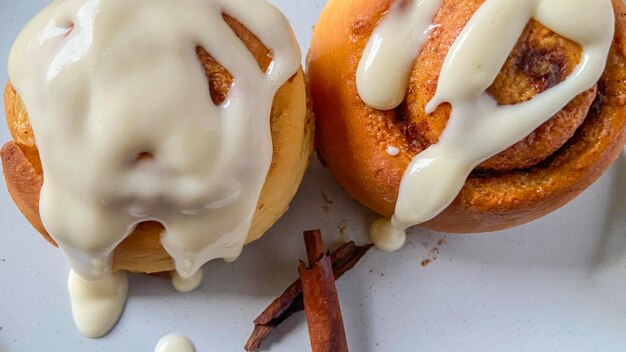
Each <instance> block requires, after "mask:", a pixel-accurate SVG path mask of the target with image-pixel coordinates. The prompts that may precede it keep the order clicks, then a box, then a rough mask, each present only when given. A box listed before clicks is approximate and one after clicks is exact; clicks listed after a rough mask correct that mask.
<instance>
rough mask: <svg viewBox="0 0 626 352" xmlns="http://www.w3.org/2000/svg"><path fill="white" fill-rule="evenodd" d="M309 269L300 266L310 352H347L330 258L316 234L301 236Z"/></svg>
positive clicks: (315, 232) (320, 237) (304, 265)
mask: <svg viewBox="0 0 626 352" xmlns="http://www.w3.org/2000/svg"><path fill="white" fill-rule="evenodd" d="M304 238H305V243H306V245H307V254H308V257H309V265H308V266H307V265H306V264H305V263H304V262H302V261H301V262H300V267H299V268H298V271H299V272H300V280H301V281H302V293H303V297H304V311H305V313H306V319H307V325H308V326H309V338H310V340H311V350H312V351H313V352H348V342H347V340H346V332H345V329H344V326H343V317H342V315H341V305H340V304H339V295H338V294H337V288H336V286H335V277H334V274H333V268H332V262H331V260H330V256H329V255H328V254H325V253H324V245H323V243H322V236H321V234H320V232H319V231H309V232H305V234H304Z"/></svg>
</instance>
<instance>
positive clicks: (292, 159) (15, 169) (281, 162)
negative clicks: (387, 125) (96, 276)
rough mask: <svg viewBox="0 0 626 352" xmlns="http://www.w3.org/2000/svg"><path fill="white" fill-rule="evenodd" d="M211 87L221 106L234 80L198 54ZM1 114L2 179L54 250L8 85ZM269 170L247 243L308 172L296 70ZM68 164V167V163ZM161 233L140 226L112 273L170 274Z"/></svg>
mask: <svg viewBox="0 0 626 352" xmlns="http://www.w3.org/2000/svg"><path fill="white" fill-rule="evenodd" d="M224 18H225V20H226V22H227V23H228V25H229V26H230V27H231V28H232V29H233V31H234V32H235V34H236V35H237V36H238V37H239V38H240V39H241V41H242V42H243V43H244V44H245V45H246V46H247V48H248V49H249V50H250V52H251V53H252V54H253V55H254V57H255V58H256V60H257V62H258V63H259V65H260V67H261V68H263V69H266V68H267V67H268V65H269V64H270V62H271V61H272V53H271V51H270V50H269V49H267V48H266V47H265V46H264V44H263V43H262V42H261V41H260V40H259V39H258V38H257V37H256V36H255V35H254V34H253V33H251V32H250V31H249V30H248V29H247V28H246V27H244V26H243V25H242V24H240V23H239V22H238V21H237V20H235V19H233V18H232V17H229V16H227V15H225V16H224ZM196 51H197V55H198V59H199V60H200V62H201V63H202V66H203V67H204V70H205V72H206V75H207V79H208V82H209V88H210V93H211V97H212V99H213V101H214V102H215V103H216V104H219V103H221V102H223V101H224V99H225V98H226V95H227V93H228V91H229V89H230V87H231V84H232V82H233V78H232V76H231V75H230V73H229V72H228V71H227V70H226V69H225V68H224V67H223V66H221V65H220V64H219V63H218V62H217V61H215V60H214V59H213V57H211V55H210V54H209V53H207V52H206V51H205V50H204V49H202V48H200V47H198V48H197V50H196ZM4 102H5V110H6V117H7V123H8V126H9V130H10V132H11V135H12V137H13V141H11V142H8V143H7V144H6V145H4V147H3V148H2V152H1V157H2V165H3V168H4V176H5V179H6V183H7V186H8V189H9V193H10V194H11V197H12V198H13V200H14V202H15V203H16V205H17V206H18V207H19V209H20V211H21V212H22V213H23V214H24V216H25V217H26V218H27V219H28V221H29V222H30V223H31V224H32V225H33V226H34V227H35V228H36V229H37V230H38V231H39V232H40V233H41V234H42V235H43V236H44V237H45V238H46V239H47V240H48V241H49V242H50V243H52V244H55V245H56V243H55V242H54V240H53V239H52V238H51V237H50V235H49V234H48V233H47V231H46V229H45V228H44V226H43V224H42V222H41V218H40V215H39V195H40V191H41V186H42V183H43V178H44V175H43V172H42V167H41V161H40V159H39V153H38V149H37V144H36V141H35V137H34V135H33V131H32V128H31V125H30V122H29V118H28V113H27V110H26V108H25V106H24V105H23V103H22V101H21V99H20V97H19V95H18V94H17V92H16V91H15V89H13V87H12V86H11V83H10V82H9V83H8V84H7V87H6V90H5V95H4ZM270 123H271V131H272V143H273V157H272V164H271V168H270V171H269V173H268V176H267V178H266V181H265V184H264V187H263V191H262V193H261V196H260V198H259V202H258V206H257V210H256V213H255V215H254V220H253V223H252V227H251V229H250V232H249V234H248V238H247V240H246V241H247V243H249V242H251V241H254V240H256V239H258V238H260V237H261V236H262V235H263V234H264V233H265V232H266V231H267V230H268V229H269V228H270V227H271V226H272V225H273V224H274V223H275V222H276V221H277V220H278V219H279V218H280V217H281V216H282V215H283V214H284V213H285V212H286V210H287V208H288V205H289V202H290V201H291V199H292V198H293V196H294V195H295V192H296V190H297V189H298V186H299V184H300V182H301V180H302V177H303V175H304V172H305V170H306V168H307V166H308V161H309V157H310V154H311V152H312V150H313V116H312V113H311V112H310V109H309V103H308V97H307V93H306V88H305V80H304V73H303V72H302V70H300V71H299V72H298V73H297V74H296V75H294V76H293V77H292V78H291V79H290V80H289V81H288V82H287V83H285V84H284V85H283V86H282V87H281V89H280V90H279V91H278V92H277V94H276V96H275V98H274V101H273V105H272V111H271V122H270ZM68 162H72V161H68ZM162 230H163V227H162V225H160V224H159V223H156V222H146V223H142V224H139V225H138V226H137V227H136V228H135V231H134V232H133V233H132V234H131V235H130V236H129V237H128V238H127V239H126V240H124V241H123V242H122V243H121V244H120V245H119V246H118V247H117V248H116V250H115V251H114V253H113V269H114V270H128V271H135V272H146V273H155V272H163V271H171V270H173V269H174V263H173V260H172V258H171V257H170V256H169V255H168V254H167V252H166V251H165V249H164V248H163V246H162V245H161V238H160V237H161V233H162Z"/></svg>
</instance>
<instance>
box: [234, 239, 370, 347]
mask: <svg viewBox="0 0 626 352" xmlns="http://www.w3.org/2000/svg"><path fill="white" fill-rule="evenodd" d="M372 247H373V245H371V244H369V245H366V246H357V245H356V244H355V243H354V242H353V241H351V242H348V243H346V244H344V245H342V246H341V247H339V248H338V249H337V250H335V251H334V252H333V253H332V254H331V255H330V257H331V261H332V266H333V274H334V277H335V280H338V279H339V278H340V277H341V276H343V275H344V274H345V273H346V272H348V271H349V270H350V269H352V268H353V267H354V266H355V265H356V264H357V263H358V262H359V261H360V260H361V258H363V256H364V255H365V254H366V253H367V252H368V251H369V250H370V249H371V248H372ZM307 256H308V255H307ZM303 309H304V302H303V300H302V283H301V281H300V279H298V280H296V281H294V282H293V283H292V284H291V285H290V286H289V287H288V288H287V289H286V290H285V291H284V292H283V293H282V294H281V295H280V296H279V297H278V298H276V299H275V300H274V301H273V302H272V303H271V304H270V305H269V306H268V307H267V308H266V309H265V310H264V311H263V312H262V313H261V314H260V315H259V316H258V317H257V318H256V319H255V320H254V324H255V327H254V330H253V332H252V334H251V335H250V338H249V339H248V342H247V343H246V345H245V349H246V351H254V350H256V349H258V348H259V347H260V345H261V343H262V342H263V340H265V338H267V337H268V336H269V335H270V333H271V332H272V331H273V330H274V329H276V327H277V326H278V325H279V324H280V323H282V322H283V321H285V320H286V319H287V318H289V317H290V316H291V315H293V314H294V313H297V312H299V311H301V310H303Z"/></svg>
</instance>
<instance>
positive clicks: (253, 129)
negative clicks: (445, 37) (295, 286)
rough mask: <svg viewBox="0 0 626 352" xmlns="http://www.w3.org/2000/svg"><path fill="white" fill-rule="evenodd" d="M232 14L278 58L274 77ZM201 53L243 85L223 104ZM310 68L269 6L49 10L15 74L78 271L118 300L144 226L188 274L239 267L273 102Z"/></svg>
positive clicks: (123, 0) (50, 202)
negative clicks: (230, 21) (122, 250)
mask: <svg viewBox="0 0 626 352" xmlns="http://www.w3.org/2000/svg"><path fill="white" fill-rule="evenodd" d="M222 13H227V14H229V15H230V16H232V17H234V18H235V19H237V20H238V21H239V22H241V23H242V24H243V25H245V26H246V27H247V28H248V29H249V30H250V31H251V32H253V33H255V35H256V36H257V37H258V38H259V39H260V40H261V41H262V42H263V43H264V44H265V45H266V46H267V47H268V48H270V49H271V50H272V53H273V62H272V64H271V65H270V66H269V69H268V70H267V72H262V71H261V70H260V69H259V66H258V64H257V62H256V60H255V59H254V57H253V56H252V54H251V53H250V52H249V51H248V49H247V48H246V47H245V45H244V44H243V43H242V42H241V41H240V40H239V39H238V38H237V37H236V35H235V33H234V32H233V31H232V30H231V28H230V27H229V26H228V25H227V24H226V22H225V21H224V20H223V17H222ZM197 46H201V47H203V48H204V49H206V51H207V52H209V53H210V54H211V55H212V56H213V57H214V58H215V59H216V60H217V61H218V62H220V63H221V64H222V65H223V66H224V67H225V68H226V69H227V70H228V71H229V72H230V73H231V74H232V76H233V77H234V84H233V86H232V87H231V89H230V92H229V94H228V97H227V100H226V101H225V102H224V103H223V104H221V105H220V106H216V105H214V104H213V102H212V100H211V97H210V93H209V87H208V82H207V78H206V76H205V72H204V70H203V68H202V66H201V64H200V62H199V59H198V57H197V55H196V50H195V49H196V47H197ZM299 65H300V52H299V48H298V45H297V43H296V41H295V37H294V35H293V33H292V31H291V28H290V26H289V23H288V21H287V20H286V19H285V17H284V16H283V15H282V14H281V13H280V12H279V11H278V10H277V9H276V8H274V7H273V6H272V5H270V4H269V3H268V2H266V1H264V0H186V1H185V2H184V4H181V2H180V1H176V0H133V1H128V0H106V1H104V0H57V1H55V2H53V3H52V4H51V5H50V6H48V7H47V8H46V9H44V10H43V11H42V12H41V13H39V14H38V15H37V16H36V17H35V18H34V19H33V20H32V21H31V22H30V23H29V24H28V25H27V26H26V27H25V28H24V29H23V30H22V32H21V34H20V35H19V37H18V39H17V41H16V42H15V44H14V47H13V49H12V51H11V55H10V58H9V76H10V79H11V82H12V83H13V85H14V87H15V88H16V90H17V92H18V93H19V94H20V96H21V98H22V99H23V101H24V103H25V106H26V108H27V110H28V113H29V117H30V121H31V124H32V127H33V131H34V134H35V137H36V139H37V145H38V148H39V152H40V155H41V161H42V166H43V173H44V176H45V177H44V178H45V179H44V184H43V187H42V190H41V200H40V214H41V218H42V221H43V223H44V226H45V228H46V229H47V230H48V231H49V233H50V234H51V235H52V237H53V238H54V239H55V240H56V241H57V242H58V243H59V245H60V247H61V248H62V249H63V251H64V252H65V254H66V256H67V257H68V259H69V262H70V264H71V267H72V269H73V270H74V271H75V272H76V273H77V274H78V275H80V276H81V277H82V278H83V279H85V280H89V281H94V282H95V283H96V284H95V285H96V286H97V285H98V282H105V281H106V282H110V283H112V284H115V285H117V291H115V292H121V291H120V290H119V289H120V288H122V287H125V281H124V280H110V278H111V275H112V274H111V254H112V252H113V250H114V249H115V247H116V246H117V245H118V244H119V243H120V242H121V241H122V240H124V239H125V238H126V237H127V236H128V235H129V234H130V233H131V232H132V230H133V229H134V227H135V226H136V225H137V224H139V223H141V222H145V221H158V222H160V223H162V224H163V225H164V227H165V228H166V230H165V232H164V233H163V235H162V244H163V246H164V247H165V249H166V250H167V252H168V253H169V254H170V255H171V256H172V257H173V258H174V261H175V264H176V270H177V272H178V274H179V275H180V277H182V278H193V277H194V275H196V273H197V272H198V270H199V268H200V267H201V266H202V265H203V264H204V263H206V262H208V261H210V260H212V259H216V258H226V259H229V260H233V259H235V258H237V257H238V256H239V254H240V253H241V251H242V247H243V245H244V241H245V239H246V235H247V233H248V231H249V228H250V224H251V221H252V217H253V215H254V212H255V209H256V205H257V202H258V199H259V195H260V192H261V189H262V186H263V184H264V182H265V178H266V176H267V172H268V170H269V167H270V163H271V159H272V140H271V133H270V124H269V117H270V109H271V105H272V101H273V97H274V95H275V93H276V91H277V90H278V89H279V88H280V87H281V86H282V85H283V84H284V83H285V82H286V81H287V80H288V79H289V78H290V77H291V76H292V75H294V74H295V73H296V72H297V70H298V68H299ZM142 152H148V153H150V154H152V155H153V156H154V158H153V159H151V160H142V161H137V156H138V155H139V154H140V153H142ZM72 277H73V276H71V277H70V283H71V281H72ZM116 277H117V276H116ZM73 286H74V285H73V284H71V285H70V287H73ZM78 286H80V287H81V288H80V289H81V290H85V289H86V290H89V287H91V285H90V284H89V285H78ZM72 290H73V289H72V288H71V289H70V291H72ZM124 291H125V290H124ZM94 293H95V291H94ZM72 295H74V293H72ZM85 297H89V295H85ZM72 302H73V303H74V307H73V309H74V311H75V312H76V311H77V310H79V309H83V308H84V307H85V306H88V305H89V302H88V299H86V300H85V301H84V302H82V303H81V304H80V305H77V300H75V299H73V300H72ZM75 316H76V314H75ZM77 324H79V325H80V324H82V320H77ZM104 325H105V324H104V323H103V326H104ZM106 325H107V327H108V328H110V327H109V325H108V323H107V324H106ZM79 328H80V327H79ZM82 330H84V329H83V328H81V331H82ZM95 330H98V329H95ZM98 331H99V332H98V333H97V334H91V335H100V332H101V330H98Z"/></svg>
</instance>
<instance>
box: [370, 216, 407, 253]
mask: <svg viewBox="0 0 626 352" xmlns="http://www.w3.org/2000/svg"><path fill="white" fill-rule="evenodd" d="M370 237H371V239H372V243H374V245H375V246H376V248H378V249H380V250H381V251H385V252H395V251H397V250H399V249H400V248H402V247H403V246H404V243H405V242H406V234H405V233H404V230H402V229H397V228H394V227H393V226H391V221H390V220H389V219H386V218H380V219H378V220H376V221H374V222H373V223H372V226H371V228H370Z"/></svg>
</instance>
